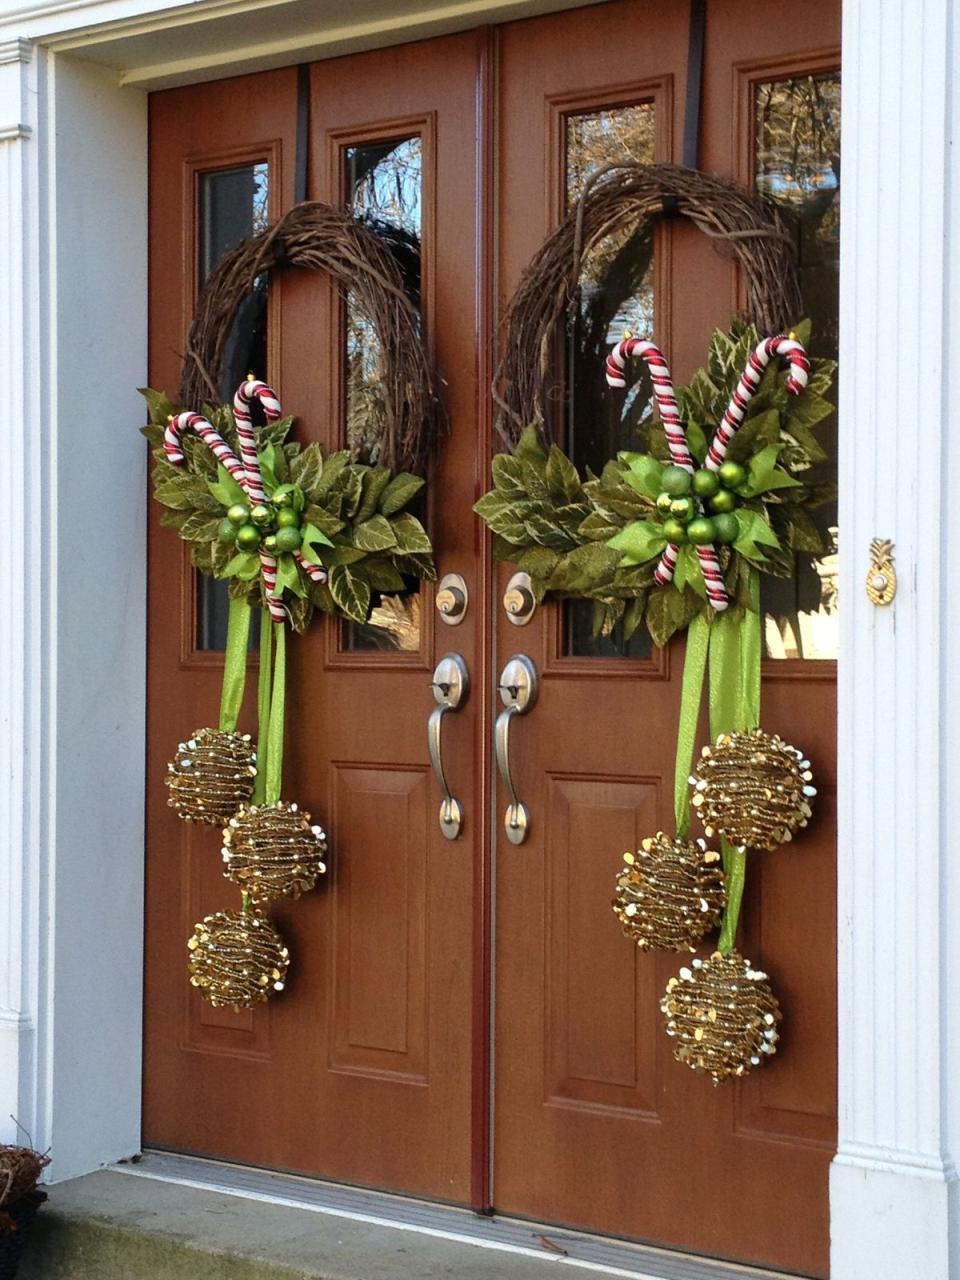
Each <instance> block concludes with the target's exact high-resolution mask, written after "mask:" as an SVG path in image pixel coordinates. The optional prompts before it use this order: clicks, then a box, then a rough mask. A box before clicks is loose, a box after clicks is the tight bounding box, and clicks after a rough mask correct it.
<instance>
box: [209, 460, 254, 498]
mask: <svg viewBox="0 0 960 1280" xmlns="http://www.w3.org/2000/svg"><path fill="white" fill-rule="evenodd" d="M207 488H208V489H209V490H210V492H211V494H212V495H213V496H214V497H215V498H216V500H217V501H218V502H219V503H220V505H221V507H232V506H233V505H234V503H236V502H242V503H243V504H244V506H246V504H247V503H248V502H249V498H248V497H247V495H246V493H244V491H243V489H241V488H240V486H239V485H238V484H237V482H236V480H234V478H233V476H232V475H231V474H230V472H229V471H228V470H227V468H226V467H224V466H222V465H220V464H218V465H217V479H216V481H211V480H208V481H207Z"/></svg>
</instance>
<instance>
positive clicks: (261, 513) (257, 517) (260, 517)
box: [250, 503, 274, 529]
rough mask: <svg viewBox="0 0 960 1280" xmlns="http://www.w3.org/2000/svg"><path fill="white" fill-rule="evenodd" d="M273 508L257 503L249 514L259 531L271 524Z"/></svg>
mask: <svg viewBox="0 0 960 1280" xmlns="http://www.w3.org/2000/svg"><path fill="white" fill-rule="evenodd" d="M273 516H274V513H273V508H272V507H268V506H265V505H264V504H263V503H259V504H258V505H257V506H255V507H254V508H253V509H252V511H251V512H250V519H251V520H252V521H253V523H254V524H256V525H259V526H260V528H261V529H266V528H267V526H268V525H271V524H273Z"/></svg>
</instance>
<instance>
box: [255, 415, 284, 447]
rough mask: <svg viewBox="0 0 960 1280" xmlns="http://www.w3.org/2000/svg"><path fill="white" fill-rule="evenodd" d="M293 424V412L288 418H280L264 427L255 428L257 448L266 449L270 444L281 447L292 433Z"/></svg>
mask: <svg viewBox="0 0 960 1280" xmlns="http://www.w3.org/2000/svg"><path fill="white" fill-rule="evenodd" d="M292 426H293V415H292V414H291V415H289V416H287V417H286V418H278V419H277V420H276V422H268V423H266V424H265V425H264V426H262V427H256V428H254V437H255V439H256V442H257V449H258V450H259V449H265V448H266V447H267V445H268V444H273V445H276V446H277V447H278V448H279V447H280V445H282V444H283V442H284V440H286V438H287V436H288V435H289V434H290V428H291V427H292Z"/></svg>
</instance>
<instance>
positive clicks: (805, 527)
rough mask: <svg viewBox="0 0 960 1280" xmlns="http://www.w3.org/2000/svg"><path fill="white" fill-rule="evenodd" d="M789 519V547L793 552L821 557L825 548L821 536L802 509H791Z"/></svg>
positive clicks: (824, 542)
mask: <svg viewBox="0 0 960 1280" xmlns="http://www.w3.org/2000/svg"><path fill="white" fill-rule="evenodd" d="M789 510H790V517H789V524H788V527H789V539H790V546H791V547H792V549H793V550H794V551H804V552H808V553H809V554H810V555H813V556H822V555H823V554H824V553H825V551H826V549H827V547H826V541H825V539H824V537H823V534H822V533H821V532H820V530H819V529H818V528H817V526H816V524H815V522H814V521H813V519H812V518H811V516H810V515H809V514H808V513H807V511H806V510H805V509H804V508H803V507H791V508H790V509H789Z"/></svg>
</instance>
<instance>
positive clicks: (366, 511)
mask: <svg viewBox="0 0 960 1280" xmlns="http://www.w3.org/2000/svg"><path fill="white" fill-rule="evenodd" d="M389 483H390V471H389V469H388V468H387V467H367V468H364V471H363V472H362V474H361V486H362V487H361V492H360V503H359V505H358V507H357V511H356V514H355V516H354V519H355V521H356V522H357V524H363V523H364V521H366V520H369V519H370V517H371V516H372V515H373V514H374V512H375V511H376V510H377V508H378V507H379V505H380V497H381V495H382V494H383V491H384V490H385V489H386V487H387V485H388V484H389Z"/></svg>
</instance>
